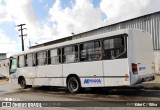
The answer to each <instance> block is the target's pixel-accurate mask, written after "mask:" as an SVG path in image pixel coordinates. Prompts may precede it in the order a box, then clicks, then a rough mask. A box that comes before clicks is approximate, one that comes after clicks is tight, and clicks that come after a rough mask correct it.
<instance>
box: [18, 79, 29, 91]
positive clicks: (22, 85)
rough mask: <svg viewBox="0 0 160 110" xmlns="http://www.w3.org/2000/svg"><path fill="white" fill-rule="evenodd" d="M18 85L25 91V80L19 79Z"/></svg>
mask: <svg viewBox="0 0 160 110" xmlns="http://www.w3.org/2000/svg"><path fill="white" fill-rule="evenodd" d="M19 84H20V86H21V88H22V89H26V88H27V85H26V80H25V79H24V78H21V80H20V82H19Z"/></svg>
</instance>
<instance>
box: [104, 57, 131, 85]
mask: <svg viewBox="0 0 160 110" xmlns="http://www.w3.org/2000/svg"><path fill="white" fill-rule="evenodd" d="M103 69H104V78H105V80H104V81H105V86H124V85H130V78H129V77H130V74H129V65H128V59H127V58H125V59H115V60H104V61H103Z"/></svg>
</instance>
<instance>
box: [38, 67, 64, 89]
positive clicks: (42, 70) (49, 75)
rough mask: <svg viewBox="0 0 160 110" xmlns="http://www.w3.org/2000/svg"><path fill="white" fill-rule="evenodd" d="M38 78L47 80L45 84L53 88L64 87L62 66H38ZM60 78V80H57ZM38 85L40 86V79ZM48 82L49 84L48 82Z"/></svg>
mask: <svg viewBox="0 0 160 110" xmlns="http://www.w3.org/2000/svg"><path fill="white" fill-rule="evenodd" d="M36 73H37V78H41V79H43V78H45V82H46V84H47V85H48V84H49V85H51V86H64V85H63V83H64V80H63V73H62V65H61V64H58V65H47V66H37V68H36ZM57 78H58V79H57ZM35 80H37V81H36V83H37V84H38V82H39V79H35ZM46 80H48V82H47V81H46Z"/></svg>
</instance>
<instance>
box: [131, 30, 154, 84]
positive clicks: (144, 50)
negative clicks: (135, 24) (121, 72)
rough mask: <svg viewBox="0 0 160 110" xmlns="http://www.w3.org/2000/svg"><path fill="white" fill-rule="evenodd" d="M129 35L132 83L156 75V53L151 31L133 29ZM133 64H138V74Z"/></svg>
mask: <svg viewBox="0 0 160 110" xmlns="http://www.w3.org/2000/svg"><path fill="white" fill-rule="evenodd" d="M129 35H130V36H129V37H128V39H129V40H128V44H129V45H128V48H129V49H128V58H129V68H130V73H131V85H133V84H137V83H141V82H143V81H144V79H145V78H149V79H150V78H152V77H154V73H155V71H154V63H153V62H154V54H153V45H152V42H151V41H152V39H151V37H150V34H149V33H146V32H144V31H135V30H132V31H130V32H129ZM132 64H136V65H137V74H134V73H133V71H132Z"/></svg>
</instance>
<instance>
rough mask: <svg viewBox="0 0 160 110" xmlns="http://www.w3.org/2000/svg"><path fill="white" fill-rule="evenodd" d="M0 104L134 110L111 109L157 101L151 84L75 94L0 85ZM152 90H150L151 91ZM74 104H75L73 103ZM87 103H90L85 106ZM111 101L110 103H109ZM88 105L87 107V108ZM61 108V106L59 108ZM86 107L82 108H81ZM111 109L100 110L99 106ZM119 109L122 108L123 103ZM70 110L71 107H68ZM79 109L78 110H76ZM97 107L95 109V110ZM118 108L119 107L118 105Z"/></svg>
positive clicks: (54, 109)
mask: <svg viewBox="0 0 160 110" xmlns="http://www.w3.org/2000/svg"><path fill="white" fill-rule="evenodd" d="M0 82H1V83H0V101H7V100H10V99H11V100H12V101H13V100H19V101H54V102H55V101H56V104H57V103H58V102H57V101H59V102H60V103H64V102H67V104H68V105H69V107H63V106H58V107H51V108H49V107H43V108H38V109H39V110H46V109H51V110H85V109H87V110H97V109H98V110H106V109H112V110H114V109H115V110H119V109H121V110H135V107H128V106H126V107H114V106H119V105H118V104H119V103H121V102H123V101H125V102H126V104H128V103H127V102H132V101H134V103H136V102H137V103H138V102H139V101H142V102H146V101H149V102H154V101H160V88H159V87H155V83H152V84H150V87H146V86H147V85H149V84H146V83H145V84H143V85H138V86H136V87H129V88H127V87H121V88H105V89H104V88H98V89H95V88H94V89H85V90H83V91H82V92H80V93H78V94H71V93H69V92H68V90H67V89H66V88H57V87H33V88H29V89H25V90H23V89H21V88H20V87H19V86H14V85H10V84H8V83H7V82H6V81H0ZM143 86H145V87H143ZM151 86H152V87H151ZM76 101H78V102H76ZM88 101H89V102H90V103H88ZM110 101H111V102H110ZM87 104H88V105H87ZM62 105H63V104H62ZM86 105H87V106H88V107H87V108H86V107H83V106H86ZM105 105H106V106H112V107H102V106H105ZM122 105H125V104H124V103H123V104H122ZM72 106H74V107H72ZM76 106H79V107H76ZM95 106H97V107H95ZM120 106H121V105H120ZM159 108H160V107H136V109H140V110H141V109H144V110H146V109H148V110H151V109H157V110H158V109H159ZM1 109H3V110H8V109H11V110H14V109H15V110H22V108H8V107H2V108H0V110H1ZM23 109H25V110H37V108H33V107H32V108H23Z"/></svg>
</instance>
